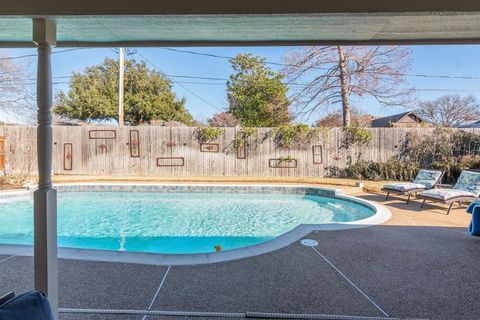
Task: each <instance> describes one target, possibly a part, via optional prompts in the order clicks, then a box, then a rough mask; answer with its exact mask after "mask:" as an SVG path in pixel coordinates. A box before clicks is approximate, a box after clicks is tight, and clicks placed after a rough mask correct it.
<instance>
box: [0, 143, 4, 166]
mask: <svg viewBox="0 0 480 320" xmlns="http://www.w3.org/2000/svg"><path fill="white" fill-rule="evenodd" d="M0 170H5V137H1V136H0Z"/></svg>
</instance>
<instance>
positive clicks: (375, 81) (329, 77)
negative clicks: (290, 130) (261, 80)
mask: <svg viewBox="0 0 480 320" xmlns="http://www.w3.org/2000/svg"><path fill="white" fill-rule="evenodd" d="M410 55H411V51H410V49H408V48H407V47H401V46H377V47H367V46H357V47H351V46H347V47H344V46H338V47H307V48H303V49H300V50H294V51H291V52H289V53H288V54H287V56H286V57H285V60H286V67H285V70H284V72H285V73H286V74H287V78H288V80H289V81H290V84H291V87H292V88H294V95H293V97H292V100H293V101H294V102H295V104H296V105H297V106H298V107H299V115H301V114H303V115H307V116H310V115H311V114H312V113H313V112H314V111H316V110H318V109H319V108H320V107H322V106H325V105H328V104H336V103H341V104H342V114H343V125H344V126H349V125H350V123H351V115H350V113H351V112H350V97H351V96H352V95H356V96H367V95H370V96H372V97H374V98H375V99H376V100H377V101H378V102H379V103H380V104H382V105H384V106H404V105H406V104H409V103H411V102H412V93H413V91H414V90H413V89H402V85H403V84H404V83H405V72H406V71H407V70H408V68H409V66H410ZM300 80H303V81H306V83H297V82H298V81H300Z"/></svg>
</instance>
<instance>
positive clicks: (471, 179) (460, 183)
mask: <svg viewBox="0 0 480 320" xmlns="http://www.w3.org/2000/svg"><path fill="white" fill-rule="evenodd" d="M453 189H455V190H464V191H468V192H471V193H473V194H474V195H475V197H478V196H479V195H480V172H475V171H466V170H464V171H462V173H461V174H460V177H458V180H457V183H456V184H455V186H454V187H453Z"/></svg>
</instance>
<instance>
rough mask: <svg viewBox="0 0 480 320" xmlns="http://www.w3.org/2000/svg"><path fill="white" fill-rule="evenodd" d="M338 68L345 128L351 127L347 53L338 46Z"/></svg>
mask: <svg viewBox="0 0 480 320" xmlns="http://www.w3.org/2000/svg"><path fill="white" fill-rule="evenodd" d="M337 50H338V67H339V69H340V89H341V90H342V107H343V126H345V127H347V126H349V125H350V103H349V101H348V98H349V90H348V89H349V80H348V79H347V63H346V61H345V52H344V51H343V48H342V47H340V46H338V47H337Z"/></svg>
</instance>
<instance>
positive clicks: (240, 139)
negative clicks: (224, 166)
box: [231, 127, 257, 151]
mask: <svg viewBox="0 0 480 320" xmlns="http://www.w3.org/2000/svg"><path fill="white" fill-rule="evenodd" d="M256 132H257V130H256V129H255V128H248V127H245V128H242V129H240V131H239V132H238V133H237V136H236V137H235V138H234V139H233V140H232V144H231V146H232V149H233V150H235V151H236V150H238V149H240V148H242V147H243V146H244V144H245V143H246V141H247V140H248V138H250V137H251V136H253V135H254V134H255V133H256Z"/></svg>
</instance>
